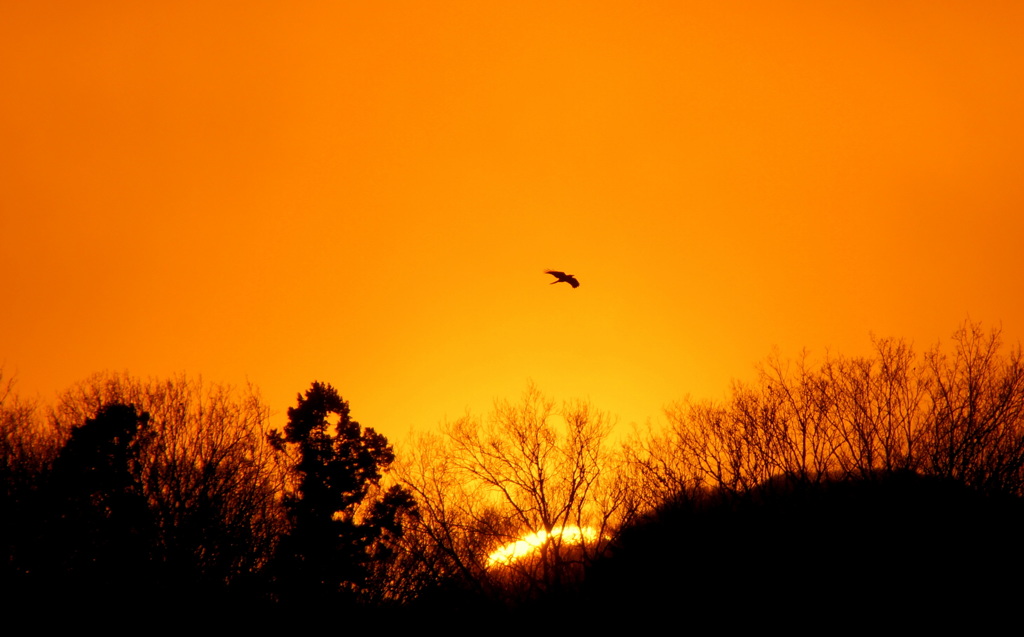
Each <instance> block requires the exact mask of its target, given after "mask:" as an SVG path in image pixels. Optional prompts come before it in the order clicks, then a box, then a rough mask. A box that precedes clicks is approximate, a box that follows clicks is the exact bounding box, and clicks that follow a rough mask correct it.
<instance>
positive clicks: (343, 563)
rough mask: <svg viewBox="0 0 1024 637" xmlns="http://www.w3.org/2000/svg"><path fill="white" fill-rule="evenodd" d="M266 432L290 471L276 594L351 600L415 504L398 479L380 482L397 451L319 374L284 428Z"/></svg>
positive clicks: (289, 598) (310, 600) (312, 600)
mask: <svg viewBox="0 0 1024 637" xmlns="http://www.w3.org/2000/svg"><path fill="white" fill-rule="evenodd" d="M270 440H271V443H272V444H273V445H274V446H275V448H277V449H278V450H279V451H282V452H285V453H287V454H289V459H290V462H292V463H293V464H292V472H293V475H294V483H293V488H292V490H291V491H290V492H289V493H287V494H286V498H285V507H286V509H287V511H288V516H289V519H290V523H291V530H290V531H289V533H288V534H287V535H286V536H285V537H284V538H283V539H282V541H281V544H280V546H279V551H278V557H277V560H276V565H275V569H274V571H275V581H276V589H277V590H276V592H277V596H278V598H279V599H281V600H282V601H285V602H286V603H292V604H295V603H299V604H316V603H319V602H321V601H327V600H331V601H333V602H335V603H336V602H338V601H350V602H351V601H355V600H356V599H357V598H358V597H359V596H360V595H361V594H362V593H364V588H365V585H366V581H367V577H368V576H369V573H370V567H371V562H372V561H373V560H381V559H386V558H387V556H388V555H387V550H386V543H387V542H386V541H387V539H388V538H389V537H396V536H400V535H401V532H402V528H401V518H402V516H403V514H405V513H407V512H409V511H411V510H412V508H413V501H412V497H411V496H410V495H409V493H408V492H407V491H406V490H404V489H402V488H401V487H397V486H394V487H392V488H391V489H389V490H387V491H385V492H382V490H381V487H380V483H381V477H382V472H384V471H386V470H387V469H388V468H389V467H390V466H391V464H392V462H394V459H395V455H394V452H393V451H392V448H391V445H390V444H388V441H387V439H386V438H385V437H384V436H382V435H381V434H378V433H377V432H375V431H374V430H373V429H370V428H366V429H364V428H362V427H361V426H360V425H359V423H358V422H356V421H354V420H352V418H351V416H350V414H349V406H348V403H347V402H345V401H344V400H342V399H341V397H340V396H339V395H338V392H337V391H336V390H335V389H334V388H333V387H331V386H330V385H328V384H322V383H316V382H314V383H313V385H312V387H311V388H310V389H309V390H308V391H306V395H305V397H303V396H302V395H300V396H299V397H298V406H297V407H294V408H290V409H289V410H288V425H287V426H286V427H285V430H284V433H283V434H282V433H281V432H279V431H277V430H274V431H272V432H271V434H270Z"/></svg>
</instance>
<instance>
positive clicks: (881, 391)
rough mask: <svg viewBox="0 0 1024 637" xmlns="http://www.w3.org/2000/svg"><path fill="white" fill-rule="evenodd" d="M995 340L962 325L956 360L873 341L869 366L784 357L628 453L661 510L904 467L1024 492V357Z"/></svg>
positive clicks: (689, 409)
mask: <svg viewBox="0 0 1024 637" xmlns="http://www.w3.org/2000/svg"><path fill="white" fill-rule="evenodd" d="M999 337H1000V334H999V331H998V330H995V331H992V332H990V333H987V334H986V333H985V332H984V331H983V330H982V329H981V327H980V326H979V325H972V324H965V325H964V326H962V327H961V328H960V329H958V330H957V332H956V333H955V334H954V336H953V352H952V353H951V354H947V353H945V351H944V350H943V349H942V347H941V346H936V347H935V348H933V349H932V350H930V351H928V352H927V353H925V354H924V356H923V357H921V356H917V355H915V353H914V351H913V349H912V348H911V347H910V345H909V344H907V343H906V342H905V341H902V340H898V339H874V341H873V342H874V346H875V352H874V354H873V355H871V356H868V357H863V358H847V357H842V356H827V357H826V358H825V359H824V360H823V361H822V362H821V363H820V364H819V365H811V364H810V363H809V360H808V358H807V356H806V355H803V356H801V357H800V358H799V359H798V360H797V361H796V362H795V363H792V362H787V361H783V360H782V359H780V358H779V357H778V356H777V355H776V356H774V357H772V358H769V359H768V360H767V362H766V363H764V364H763V365H761V366H759V368H758V370H759V374H758V379H757V381H756V382H755V383H753V384H749V385H748V384H739V383H737V384H736V385H734V387H733V390H732V394H731V396H730V397H729V398H728V399H727V400H726V401H724V402H713V401H712V402H704V403H698V402H693V401H684V402H682V403H678V404H676V405H674V406H672V407H671V408H669V409H668V410H667V411H666V414H667V416H668V420H669V427H667V428H666V429H664V430H662V431H654V430H650V431H648V432H646V434H644V435H638V436H635V437H634V439H633V440H632V441H631V442H630V444H629V445H628V446H627V455H628V457H629V459H630V463H631V465H632V466H633V467H634V469H635V470H636V471H637V472H638V473H639V475H640V477H641V478H642V482H643V484H645V485H648V488H650V489H653V490H654V492H655V493H656V494H657V495H652V496H649V497H648V504H649V505H655V506H656V502H657V500H658V499H659V498H667V497H671V491H672V490H673V489H676V490H678V491H677V492H685V490H686V489H695V488H696V489H700V488H703V487H712V488H716V489H720V490H723V491H725V492H732V493H742V492H746V491H748V490H750V489H751V488H753V487H755V486H757V485H761V484H765V483H767V482H769V481H771V480H774V479H777V478H780V477H784V478H785V479H786V480H788V481H798V482H817V481H820V480H822V479H830V480H832V479H836V478H847V477H867V476H871V475H873V474H876V473H877V472H892V471H898V470H910V471H918V472H924V473H927V474H932V475H938V476H943V477H949V478H954V479H956V480H959V481H961V482H964V483H966V484H968V485H971V486H974V487H975V488H978V489H982V490H985V491H997V492H1002V493H1012V494H1018V495H1019V494H1024V355H1022V353H1021V349H1020V347H1019V346H1018V347H1017V348H1016V349H1013V350H1011V351H1010V352H1009V353H1008V354H1002V353H1001V351H1000V348H1001V342H1000V338H999Z"/></svg>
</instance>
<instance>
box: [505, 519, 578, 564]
mask: <svg viewBox="0 0 1024 637" xmlns="http://www.w3.org/2000/svg"><path fill="white" fill-rule="evenodd" d="M555 538H558V539H559V540H560V544H570V545H576V544H583V543H585V542H594V541H596V540H597V539H598V533H597V530H596V529H594V528H592V527H589V526H584V527H579V526H576V525H568V526H561V527H558V528H554V529H551V532H550V533H549V532H547V531H544V530H540V531H536V532H534V533H530V534H528V535H524V536H523V537H521V538H520V539H518V540H515V541H513V542H509V543H508V544H505V545H503V546H501V547H500V548H498V549H497V550H495V551H493V552H492V553H491V554H490V555H488V556H487V568H493V567H494V566H499V565H504V566H507V565H509V564H512V563H513V562H516V561H517V560H521V559H523V558H524V557H526V556H528V555H532V554H534V553H536V552H537V551H538V550H539V549H540V548H541V547H542V546H544V544H545V543H547V542H550V541H551V540H553V539H555Z"/></svg>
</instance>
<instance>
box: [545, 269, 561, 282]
mask: <svg viewBox="0 0 1024 637" xmlns="http://www.w3.org/2000/svg"><path fill="white" fill-rule="evenodd" d="M544 274H550V275H552V276H553V277H555V278H556V279H558V280H559V281H564V280H565V272H559V271H558V270H544Z"/></svg>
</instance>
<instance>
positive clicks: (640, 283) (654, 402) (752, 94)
mask: <svg viewBox="0 0 1024 637" xmlns="http://www.w3.org/2000/svg"><path fill="white" fill-rule="evenodd" d="M292 4H299V5H301V8H295V7H293V6H291V5H292ZM823 4H827V5H829V6H819V5H823ZM832 5H839V6H832ZM1022 33H1024V3H1019V2H1011V1H1006V2H984V1H982V2H978V1H974V2H967V1H964V2H939V1H935V0H928V1H921V2H899V1H897V2H890V1H882V0H877V1H871V0H866V1H862V2H845V3H809V2H779V1H772V2H767V1H766V2H722V1H707V2H682V1H680V2H663V3H656V2H649V3H636V2H603V3H602V2H593V1H589V2H574V3H559V2H555V3H552V2H514V3H513V2H501V3H498V2H479V1H472V2H447V1H446V2H415V3H410V2H386V3H366V2H359V3H355V2H351V3H344V2H323V3H316V2H307V3H276V2H274V3H272V2H255V1H246V2H179V1H175V2H150V3H139V2H70V1H68V2H45V1H39V2H18V1H15V0H0V86H2V87H3V90H2V95H0V277H2V288H0V289H2V291H3V292H2V297H0V298H2V301H0V303H2V306H0V307H2V309H0V364H3V367H4V371H5V374H7V375H11V374H15V375H16V376H17V377H18V382H19V385H18V387H19V390H20V392H21V393H22V394H24V395H29V396H34V395H37V394H38V395H39V396H40V397H41V398H42V399H43V400H49V399H51V398H52V396H53V395H54V393H55V392H56V391H58V390H60V389H63V388H64V387H66V386H67V385H69V384H71V383H73V382H75V381H77V380H80V379H82V378H84V377H86V376H87V375H89V374H91V373H93V372H96V371H101V370H106V369H109V370H128V371H130V372H131V373H133V374H136V375H140V376H149V375H156V376H167V375H170V374H173V373H175V372H180V371H187V372H189V373H197V374H199V373H201V374H203V375H204V377H205V378H207V379H209V380H218V381H228V382H231V383H235V384H239V383H243V382H244V381H245V380H246V379H249V380H251V381H252V382H253V383H255V384H256V385H258V386H259V387H261V388H262V390H263V392H264V394H265V396H266V398H267V399H268V400H269V401H270V403H271V405H272V407H273V409H274V410H275V411H277V412H278V418H279V419H281V418H283V414H284V412H285V410H286V409H287V408H288V407H289V406H291V405H293V404H294V397H295V394H296V393H298V392H299V391H302V390H304V389H306V388H307V387H308V386H309V384H310V382H311V381H313V380H314V379H316V380H321V381H325V382H330V383H331V384H333V385H334V386H335V387H337V388H338V390H339V392H340V393H341V394H342V396H343V397H345V398H346V399H347V400H348V401H349V402H350V404H351V406H352V410H353V416H354V417H355V418H356V419H357V420H359V421H360V422H362V424H364V425H368V426H373V427H375V428H377V429H378V430H380V431H382V432H383V433H385V434H386V435H388V436H391V437H400V436H402V435H403V434H404V433H405V432H406V431H408V429H409V428H410V427H412V426H416V427H418V428H426V427H431V426H433V425H435V424H436V423H438V422H439V421H441V420H443V419H445V418H446V417H447V418H455V417H458V416H460V415H462V414H463V413H464V412H465V410H466V409H467V407H468V408H471V409H472V410H473V411H474V412H482V411H486V410H487V409H489V407H490V404H491V401H492V399H493V398H496V397H499V398H512V399H515V398H517V397H518V396H519V395H520V393H521V392H522V391H523V389H524V388H525V387H526V385H527V383H528V382H529V381H530V380H531V379H532V380H533V381H534V382H536V384H537V385H538V387H539V388H540V389H541V390H542V391H544V392H545V393H547V394H549V395H550V396H552V397H554V398H558V399H562V398H589V399H590V400H591V401H593V403H594V404H595V405H596V406H597V407H599V408H601V409H605V410H608V411H610V412H612V413H613V414H615V415H616V416H617V417H618V420H619V422H620V423H622V424H628V423H630V422H644V421H646V420H647V419H648V418H653V419H658V418H660V417H661V416H660V412H661V409H662V407H663V406H665V405H666V404H667V403H669V402H671V401H673V400H677V399H680V398H682V397H684V396H686V395H687V394H690V395H693V396H698V397H711V398H718V397H722V396H724V394H725V392H726V391H727V390H728V388H729V382H730V379H732V378H748V377H750V376H751V374H752V369H753V365H754V364H755V363H756V362H757V361H759V360H761V359H762V358H764V357H765V355H767V354H768V353H769V352H770V351H771V350H772V348H773V347H774V346H778V348H779V349H780V351H781V352H782V353H783V354H784V355H787V356H788V355H792V354H796V353H797V352H798V351H799V350H800V348H802V347H805V346H806V347H807V348H809V349H810V350H811V351H812V353H814V352H818V353H822V352H824V350H825V348H829V349H831V350H832V351H838V352H842V353H849V354H856V353H863V352H866V351H867V349H868V346H869V333H870V332H874V333H876V334H879V335H895V336H905V337H907V338H910V339H912V340H913V341H914V342H915V344H916V345H917V346H918V347H919V348H925V347H927V346H929V345H931V344H932V343H934V342H935V341H936V340H937V339H939V338H943V339H945V338H947V337H948V336H949V335H950V334H951V333H952V331H953V330H954V329H955V328H956V327H957V326H958V325H959V324H960V323H961V322H962V321H963V320H965V319H967V318H968V317H970V318H971V319H973V320H979V321H984V322H985V324H986V325H987V326H992V325H1000V324H1001V325H1002V327H1003V330H1004V336H1005V337H1006V339H1007V340H1009V341H1011V342H1017V341H1018V340H1020V339H1021V337H1022V334H1024V298H1022V294H1021V278H1022V277H1021V275H1022V273H1024V255H1022V250H1021V241H1022V238H1024V179H1022V178H1021V174H1020V173H1021V172H1022V167H1024V116H1022V113H1024V77H1022V76H1024V38H1022V37H1021V34H1022ZM545 268H554V269H559V270H565V271H567V272H571V273H574V274H576V275H577V277H578V278H579V279H580V281H581V283H582V285H581V287H580V288H579V289H578V290H572V289H570V288H569V287H568V286H566V285H564V284H561V285H555V286H552V285H548V282H549V281H550V280H551V278H550V277H549V276H547V275H545V274H543V272H542V271H543V270H544V269H545Z"/></svg>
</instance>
